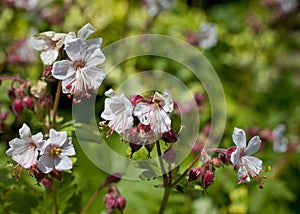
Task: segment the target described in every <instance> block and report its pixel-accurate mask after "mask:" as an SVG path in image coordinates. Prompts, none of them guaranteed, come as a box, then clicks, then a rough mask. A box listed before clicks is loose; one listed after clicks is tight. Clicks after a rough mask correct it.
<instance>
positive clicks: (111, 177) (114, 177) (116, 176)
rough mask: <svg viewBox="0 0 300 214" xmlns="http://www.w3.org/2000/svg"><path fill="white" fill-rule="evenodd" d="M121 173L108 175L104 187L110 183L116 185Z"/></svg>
mask: <svg viewBox="0 0 300 214" xmlns="http://www.w3.org/2000/svg"><path fill="white" fill-rule="evenodd" d="M121 177H122V174H121V173H114V174H112V175H108V176H107V177H106V180H105V185H109V184H112V183H118V182H119V181H120V180H121Z"/></svg>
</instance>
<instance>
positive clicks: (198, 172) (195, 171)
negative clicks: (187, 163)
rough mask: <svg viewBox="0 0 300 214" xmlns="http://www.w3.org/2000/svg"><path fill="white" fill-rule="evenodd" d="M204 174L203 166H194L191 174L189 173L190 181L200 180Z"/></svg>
mask: <svg viewBox="0 0 300 214" xmlns="http://www.w3.org/2000/svg"><path fill="white" fill-rule="evenodd" d="M201 176H202V168H201V167H198V168H194V169H191V171H190V174H189V181H195V180H198V179H199V178H200V177H201Z"/></svg>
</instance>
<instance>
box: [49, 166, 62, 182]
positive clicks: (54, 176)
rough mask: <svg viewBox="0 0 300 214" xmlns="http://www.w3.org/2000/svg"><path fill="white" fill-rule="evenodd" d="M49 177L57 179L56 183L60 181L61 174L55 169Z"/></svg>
mask: <svg viewBox="0 0 300 214" xmlns="http://www.w3.org/2000/svg"><path fill="white" fill-rule="evenodd" d="M50 175H51V176H52V177H53V178H55V179H57V180H58V181H62V178H63V177H62V172H60V171H57V170H56V169H52V171H51V172H50Z"/></svg>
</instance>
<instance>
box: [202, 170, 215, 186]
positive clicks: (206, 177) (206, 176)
mask: <svg viewBox="0 0 300 214" xmlns="http://www.w3.org/2000/svg"><path fill="white" fill-rule="evenodd" d="M214 180H215V173H214V170H206V171H205V172H204V173H203V178H202V187H203V188H204V189H206V188H207V187H208V186H210V185H212V184H213V183H214Z"/></svg>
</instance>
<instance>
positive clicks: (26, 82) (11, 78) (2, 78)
mask: <svg viewBox="0 0 300 214" xmlns="http://www.w3.org/2000/svg"><path fill="white" fill-rule="evenodd" d="M0 80H12V81H18V82H21V83H24V84H26V85H29V81H27V80H24V79H22V78H20V77H14V76H2V77H0Z"/></svg>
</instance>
